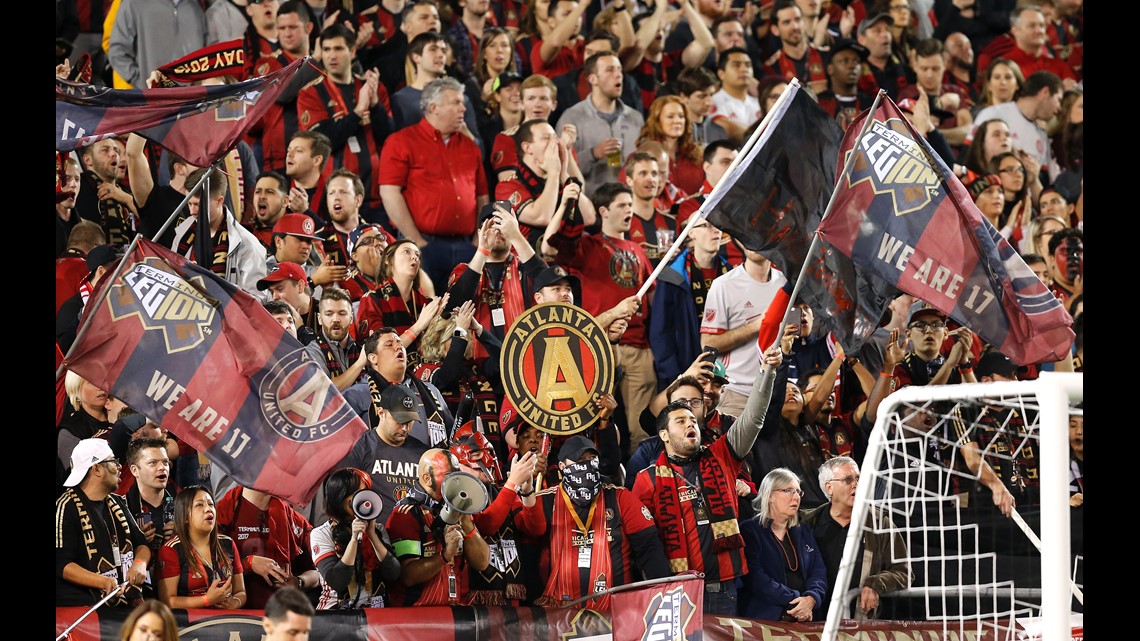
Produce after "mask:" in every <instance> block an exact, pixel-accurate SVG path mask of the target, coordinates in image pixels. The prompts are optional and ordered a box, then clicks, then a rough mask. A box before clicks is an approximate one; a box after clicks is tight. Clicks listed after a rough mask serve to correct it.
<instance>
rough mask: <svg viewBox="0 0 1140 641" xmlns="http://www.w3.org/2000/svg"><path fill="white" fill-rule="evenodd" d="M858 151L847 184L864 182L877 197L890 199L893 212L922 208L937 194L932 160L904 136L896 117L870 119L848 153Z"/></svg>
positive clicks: (850, 185) (937, 181) (904, 129)
mask: <svg viewBox="0 0 1140 641" xmlns="http://www.w3.org/2000/svg"><path fill="white" fill-rule="evenodd" d="M857 150H859V151H862V152H863V153H861V154H859V155H857V156H856V157H855V161H854V164H853V165H852V168H851V174H850V175H849V176H848V178H847V180H848V185H849V187H852V188H853V187H854V186H855V185H858V184H859V183H861V182H864V181H866V182H867V183H868V184H869V186H870V187H871V189H872V191H874V192H875V195H876V196H884V197H890V198H891V200H892V202H893V204H894V210H895V215H898V216H901V215H903V214H907V213H910V212H913V211H918V210H921V209H922V208H924V207H926V206H927V205H929V204H930V202H931V200H932V199H933V198H935V197H937V196H938V192H939V186H940V185H941V181H940V179H939V176H938V174H937V173H936V172H935V171H934V169H932V167H931V166H932V165H933V161H932V160H931V159H930V158H929V156H927V154H926V150H925V149H923V148H922V146H921V145H919V144H918V143H916V142H915V141H914V140H912V139H911V138H910V137H909V136H908V135H906V128H905V127H904V125H903V124H902V123H901V122H899V120H898V119H897V118H892V119H890V120H888V121H887V122H878V121H875V122H872V123H871V128H870V130H868V131H867V133H866V135H864V136H863V137H862V138H860V139H859V140H858V142H857V143H856V147H855V148H852V149H850V150H848V151H847V154H848V155H850V154H852V153H855V152H856V151H857Z"/></svg>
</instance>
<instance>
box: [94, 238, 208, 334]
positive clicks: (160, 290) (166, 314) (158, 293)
mask: <svg viewBox="0 0 1140 641" xmlns="http://www.w3.org/2000/svg"><path fill="white" fill-rule="evenodd" d="M164 265H165V263H164V262H163V261H162V260H161V259H158V258H147V259H146V260H144V261H142V262H139V263H137V264H135V265H134V266H133V267H131V268H130V269H129V270H127V271H125V272H124V273H123V275H122V276H121V281H117V282H115V283H114V285H113V286H112V289H111V291H110V292H108V295H107V306H108V308H109V309H110V313H111V318H113V319H114V320H116V321H120V320H123V319H125V318H127V317H128V316H132V315H133V316H138V319H139V322H140V323H142V326H143V327H144V328H145V329H146V330H148V331H150V330H154V331H157V332H159V333H161V334H162V337H163V340H164V342H165V344H166V351H167V353H169V354H175V353H178V352H182V351H185V350H189V349H194V348H195V347H198V346H199V345H200V344H201V343H202V341H204V340H205V335H206V333H208V331H209V328H210V326H211V325H213V324H214V320H215V319H216V318H217V309H216V308H217V305H218V300H217V299H215V298H212V297H210V296H207V295H206V294H205V291H206V286H205V283H202V282H199V284H198V286H194V285H192V284H191V283H189V282H187V281H186V280H184V279H183V278H182V277H181V276H179V275H178V274H175V273H171V272H170V271H168V270H167V269H164V268H163V266H164ZM194 279H195V280H201V279H200V277H195V278H194Z"/></svg>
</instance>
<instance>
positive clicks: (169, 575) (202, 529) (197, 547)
mask: <svg viewBox="0 0 1140 641" xmlns="http://www.w3.org/2000/svg"><path fill="white" fill-rule="evenodd" d="M244 571H245V569H244V568H243V567H242V564H241V559H240V556H239V555H238V550H237V545H236V544H235V543H234V541H233V539H231V538H230V537H228V536H225V535H220V534H218V524H217V511H216V510H215V509H214V497H213V495H211V494H210V490H208V489H207V488H205V487H204V486H201V485H192V486H190V487H187V488H183V489H182V491H181V492H179V493H178V495H177V496H176V497H174V537H172V538H171V539H170V540H169V541H167V542H166V544H165V545H163V546H162V547H161V548H160V549H159V551H158V577H157V579H158V585H157V588H158V598H159V599H161V600H162V602H163V603H165V604H166V605H169V606H170V607H171V608H173V609H175V610H187V609H190V608H218V609H220V610H238V609H240V608H241V607H242V606H244V605H245V600H246V594H245V578H244V576H243V573H244Z"/></svg>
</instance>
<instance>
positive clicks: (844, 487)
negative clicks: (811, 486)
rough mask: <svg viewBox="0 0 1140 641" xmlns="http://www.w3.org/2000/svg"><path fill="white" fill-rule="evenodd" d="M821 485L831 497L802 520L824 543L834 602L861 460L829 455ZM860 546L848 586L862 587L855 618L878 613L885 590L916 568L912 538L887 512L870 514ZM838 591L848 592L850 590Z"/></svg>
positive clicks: (904, 583) (903, 583) (905, 582)
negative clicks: (911, 554) (912, 560)
mask: <svg viewBox="0 0 1140 641" xmlns="http://www.w3.org/2000/svg"><path fill="white" fill-rule="evenodd" d="M819 486H820V488H821V489H822V490H823V493H824V494H825V495H826V496H827V498H828V502H827V503H824V504H823V505H820V506H819V507H817V508H815V509H812V510H808V511H807V512H805V513H803V515H802V516H801V517H800V522H801V523H802V524H804V525H806V526H808V527H810V528H811V530H812V534H814V535H815V540H816V543H819V547H820V552H821V553H822V554H823V562H824V565H825V566H826V567H827V585H828V593H827V597H826V602H827V603H830V602H831V595H832V594H835V593H836V591H837V590H836V585H835V580H836V577H837V576H838V575H839V564H840V562H841V561H842V560H843V546H844V545H845V544H846V543H847V529H848V526H850V525H851V509H852V507H854V505H855V492H856V490H858V488H859V464H858V463H856V462H855V460H854V459H852V458H851V457H849V456H836V457H834V458H831V459H828V460H827V461H825V462H824V463H823V465H821V466H820V467H819ZM858 549H859V552H858V553H856V554H855V560H856V561H855V562H856V565H855V569H854V570H853V571H852V573H851V583H850V585H849V586H848V588H851V589H854V588H861V590H860V592H859V600H858V604H857V605H858V607H857V608H856V611H855V617H856V618H857V619H864V618H869V617H872V616H873V613H874V611H875V609H876V608H878V607H879V600H880V598H881V597H882V596H883V595H884V594H887V593H889V592H895V591H897V590H902V589H905V588H906V587H908V586H909V585H910V578H911V572H910V563H909V562H908V561H907V559H908V558H909V554H908V553H907V547H906V540H905V539H903V536H902V534H901V533H900V531H899V530H896V529H895V524H894V523H893V522H891V520H890V516H888V515H887V514H885V513H881V512H880V513H877V514H875V515H873V516H871V517H870V520H869V521H868V523H867V525H866V526H865V527H864V529H863V536H862V537H861V538H860V539H859V548H858ZM838 591H839V592H841V593H845V592H847V589H843V590H838Z"/></svg>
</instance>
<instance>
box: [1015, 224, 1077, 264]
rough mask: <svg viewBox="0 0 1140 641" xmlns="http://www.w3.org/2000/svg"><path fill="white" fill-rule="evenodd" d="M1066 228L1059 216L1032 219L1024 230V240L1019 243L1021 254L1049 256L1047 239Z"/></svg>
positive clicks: (1066, 225)
mask: <svg viewBox="0 0 1140 641" xmlns="http://www.w3.org/2000/svg"><path fill="white" fill-rule="evenodd" d="M1068 226H1069V223H1068V222H1067V221H1066V220H1065V219H1064V218H1062V217H1061V216H1050V215H1045V216H1037V217H1035V218H1032V219H1031V220H1030V221H1029V225H1028V227H1027V229H1026V232H1025V239H1024V241H1023V242H1022V243H1021V250H1022V251H1021V253H1022V254H1026V253H1030V254H1038V255H1040V256H1050V255H1051V254H1050V253H1049V239H1051V238H1053V234H1056V233H1057V232H1059V231H1061V230H1062V229H1064V228H1066V227H1068Z"/></svg>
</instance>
